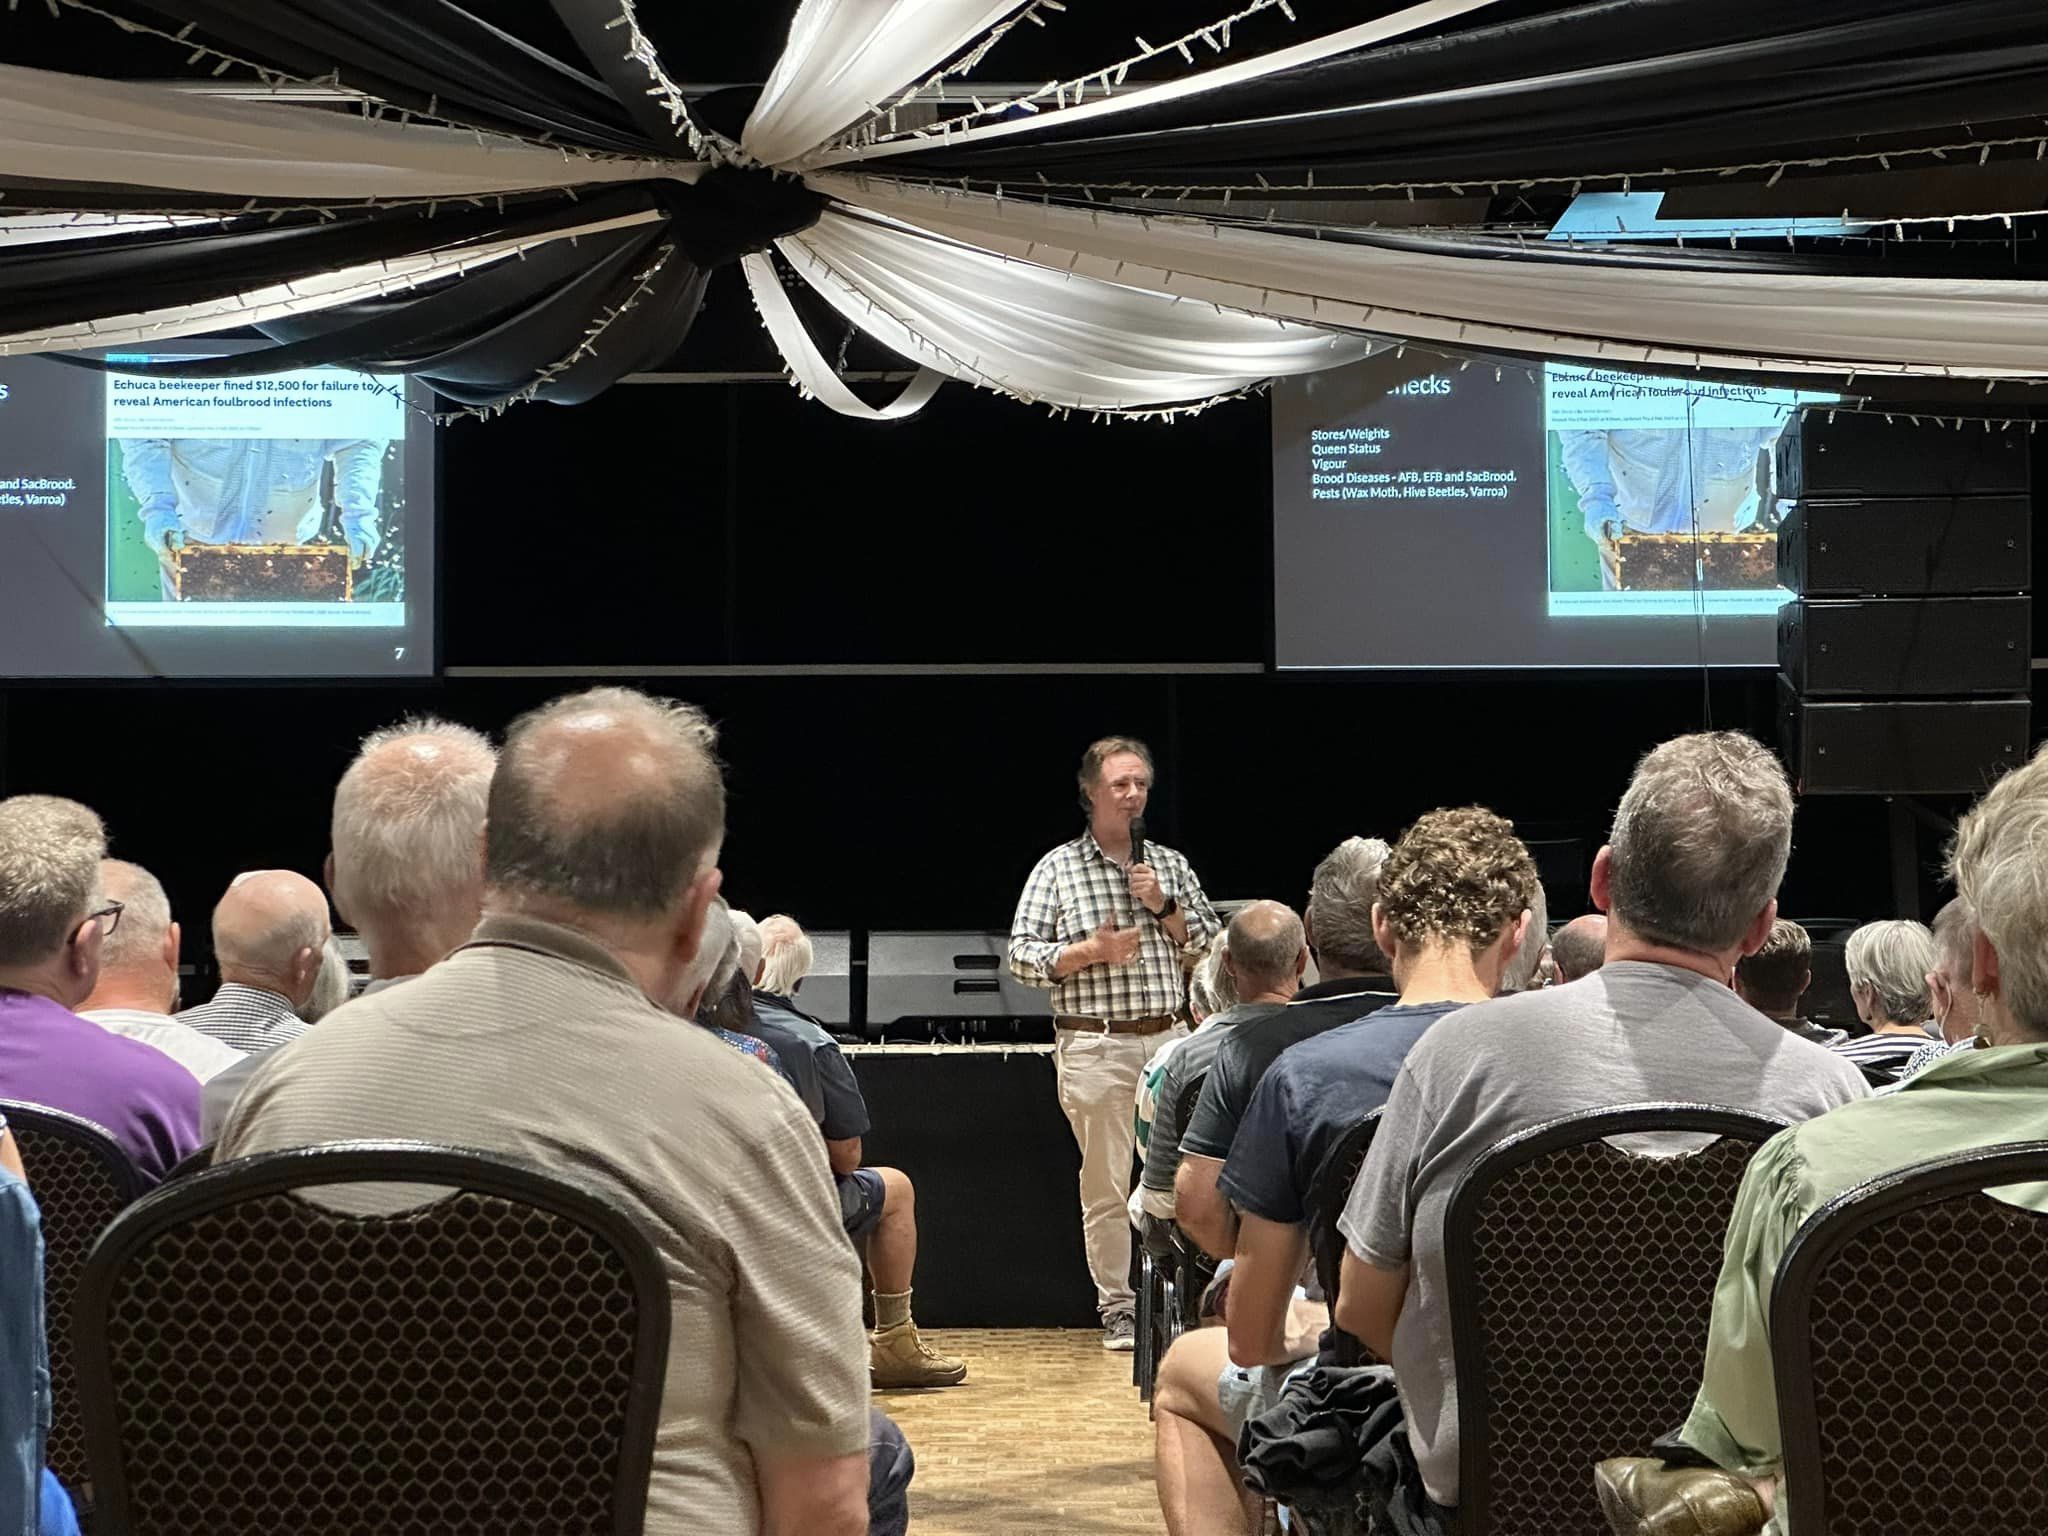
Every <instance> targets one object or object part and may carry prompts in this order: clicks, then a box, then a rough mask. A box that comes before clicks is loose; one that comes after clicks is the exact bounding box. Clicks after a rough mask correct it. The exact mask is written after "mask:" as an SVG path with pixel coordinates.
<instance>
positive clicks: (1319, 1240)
mask: <svg viewBox="0 0 2048 1536" xmlns="http://www.w3.org/2000/svg"><path fill="white" fill-rule="evenodd" d="M1381 1113H1382V1111H1381V1110H1378V1109H1374V1110H1371V1111H1369V1112H1368V1113H1366V1114H1365V1115H1362V1116H1361V1117H1360V1118H1359V1120H1358V1122H1357V1123H1356V1124H1355V1125H1353V1126H1352V1127H1351V1128H1350V1129H1349V1130H1347V1131H1345V1133H1344V1134H1343V1135H1342V1136H1340V1137H1338V1138H1337V1143H1336V1145H1335V1146H1333V1147H1331V1148H1330V1150H1329V1151H1328V1152H1327V1153H1326V1154H1324V1157H1323V1162H1322V1166H1321V1167H1319V1168H1318V1169H1316V1172H1315V1177H1314V1178H1313V1179H1311V1180H1310V1181H1309V1186H1308V1200H1307V1202H1306V1204H1307V1210H1308V1244H1309V1253H1310V1255H1311V1256H1312V1257H1313V1258H1314V1260H1315V1270H1316V1283H1317V1285H1319V1286H1320V1287H1321V1288H1322V1292H1323V1299H1324V1300H1325V1301H1327V1302H1328V1303H1329V1305H1330V1318H1331V1322H1330V1337H1331V1341H1332V1350H1333V1352H1334V1354H1335V1359H1333V1360H1332V1361H1331V1362H1330V1363H1331V1364H1333V1365H1371V1364H1375V1363H1377V1362H1376V1361H1375V1359H1374V1357H1373V1355H1372V1353H1371V1351H1369V1350H1367V1349H1366V1347H1365V1346H1364V1345H1363V1344H1361V1343H1360V1342H1359V1341H1358V1340H1357V1339H1355V1338H1353V1337H1352V1336H1351V1335H1350V1334H1348V1333H1346V1332H1344V1331H1343V1330H1342V1329H1341V1328H1339V1327H1338V1326H1337V1324H1336V1316H1337V1286H1338V1277H1339V1276H1340V1275H1342V1273H1343V1270H1344V1247H1345V1244H1344V1234H1343V1233H1342V1232H1339V1231H1338V1230H1337V1218H1338V1217H1340V1216H1342V1215H1343V1214H1344V1206H1345V1203H1346V1202H1347V1201H1349V1200H1350V1198H1351V1186H1352V1185H1354V1184H1356V1183H1357V1182H1358V1170H1359V1169H1361V1168H1363V1167H1364V1166H1365V1155H1366V1153H1367V1152H1369V1151H1370V1150H1371V1149H1372V1137H1373V1132H1374V1131H1376V1130H1378V1129H1379V1124H1380V1115H1381Z"/></svg>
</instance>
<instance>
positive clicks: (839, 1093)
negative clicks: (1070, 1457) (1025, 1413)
mask: <svg viewBox="0 0 2048 1536" xmlns="http://www.w3.org/2000/svg"><path fill="white" fill-rule="evenodd" d="M769 921H770V922H776V921H780V922H782V923H786V924H788V925H789V927H790V928H794V929H795V930H796V932H795V936H794V939H793V940H790V941H788V942H791V943H800V945H801V947H802V948H803V949H804V950H806V951H807V950H808V949H809V947H810V940H808V939H807V938H805V937H804V935H803V930H802V929H801V928H797V927H796V924H795V921H794V920H793V919H790V918H786V917H785V918H781V919H774V918H771V919H770V920H769ZM762 931H763V932H764V933H765V932H766V925H762ZM738 963H739V964H740V965H741V966H744V965H745V963H746V962H745V959H744V957H743V956H741V957H739V958H738ZM766 964H767V962H766V960H763V961H762V962H761V965H763V966H765V965H766ZM736 974H737V973H736ZM752 1008H753V1014H752V1017H753V1026H754V1029H755V1030H756V1031H757V1032H758V1033H759V1035H760V1038H761V1039H762V1040H763V1041H764V1042H766V1044H767V1045H768V1047H769V1048H770V1049H771V1050H772V1051H774V1052H775V1055H776V1056H777V1058H778V1059H779V1060H780V1061H781V1063H782V1065H783V1066H784V1068H785V1069H787V1070H788V1071H789V1072H790V1074H791V1085H792V1086H793V1087H794V1088H795V1089H796V1091H797V1097H798V1098H800V1099H802V1100H803V1102H804V1108H805V1109H806V1110H808V1111H809V1112H810V1115H811V1118H812V1119H813V1120H815V1121H816V1122H817V1125H818V1134H819V1135H820V1136H821V1137H823V1138H824V1142H825V1160H826V1161H827V1162H828V1163H829V1164H831V1167H832V1180H833V1183H834V1184H835V1185H836V1186H837V1187H838V1190H839V1215H840V1220H841V1221H842V1222H843V1223H844V1225H845V1227H846V1235H847V1236H848V1237H850V1238H852V1239H853V1241H854V1243H855V1245H856V1246H858V1247H861V1248H863V1249H864V1250H865V1251H866V1254H867V1263H868V1276H869V1279H870V1280H871V1281H872V1282H873V1284H874V1291H873V1295H874V1304H875V1331H874V1334H873V1336H872V1337H871V1338H870V1339H869V1341H868V1379H869V1381H870V1382H871V1383H872V1384H873V1385H875V1386H877V1387H891V1388H900V1387H954V1386H958V1385H959V1384H960V1383H961V1382H963V1381H965V1380H966V1379H967V1367H966V1365H965V1364H964V1363H963V1362H961V1361H959V1360H954V1359H952V1358H950V1357H948V1356H946V1355H942V1354H940V1353H939V1352H938V1351H937V1350H935V1349H933V1348H931V1347H930V1346H929V1345H928V1344H926V1343H925V1342H924V1340H923V1338H922V1337H920V1336H919V1334H918V1331H917V1324H916V1322H914V1321H913V1320H912V1317H911V1294H912V1287H911V1280H912V1277H913V1275H914V1274H915V1272H916V1269H917V1190H916V1188H915V1186H913V1185H912V1183H911V1182H910V1175H908V1174H907V1173H905V1172H904V1171H903V1170H902V1169H900V1168H885V1167H864V1166H862V1154H863V1146H862V1139H863V1138H864V1137H865V1136H866V1135H867V1133H868V1130H869V1126H870V1121H869V1119H868V1105H867V1100H866V1099H865V1098H864V1097H863V1096H862V1094H861V1091H860V1083H859V1082H858V1081H857V1080H856V1079H855V1078H854V1075H853V1068H852V1066H851V1065H850V1064H849V1063H848V1062H847V1059H846V1053H845V1052H844V1051H842V1050H840V1049H839V1042H838V1041H836V1040H834V1039H833V1038H832V1036H831V1035H830V1034H829V1033H828V1032H827V1031H826V1029H825V1026H824V1025H822V1024H820V1023H819V1022H818V1021H817V1020H816V1019H814V1018H812V1017H811V1016H810V1015H809V1014H807V1013H804V1012H802V1011H801V1010H800V1009H799V1008H798V1007H797V1006H796V1004H795V1003H794V1002H792V1001H791V1000H790V999H789V998H787V997H785V996H781V995H779V994H776V993H772V992H764V991H759V990H756V991H754V993H753V997H752Z"/></svg>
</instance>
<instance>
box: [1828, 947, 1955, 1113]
mask: <svg viewBox="0 0 2048 1536" xmlns="http://www.w3.org/2000/svg"><path fill="white" fill-rule="evenodd" d="M1934 958H1935V957H1934V934H1933V933H1932V931H1930V930H1929V929H1928V928H1927V926H1926V925H1925V924H1923V923H1911V922H1897V921H1893V922H1883V923H1865V924H1864V925H1863V926H1862V927H1861V928H1858V929H1857V930H1856V931H1855V932H1854V933H1852V934H1850V935H1849V943H1848V945H1847V949H1846V953H1845V954H1844V956H1843V960H1844V964H1845V965H1846V966H1847V968H1848V972H1849V996H1850V997H1851V998H1852V999H1853V1000H1854V1002H1855V1004H1856V1017H1858V1018H1859V1019H1861V1020H1862V1021H1863V1023H1864V1026H1865V1027H1866V1028H1867V1029H1868V1030H1869V1031H1870V1033H1869V1034H1867V1035H1858V1036H1856V1037H1855V1038H1854V1039H1851V1040H1844V1041H1841V1042H1840V1043H1839V1044H1837V1045H1835V1046H1834V1047H1833V1049H1834V1051H1835V1052H1836V1053H1837V1054H1838V1055H1842V1056H1846V1057H1848V1058H1849V1059H1850V1060H1851V1061H1853V1062H1855V1063H1856V1066H1857V1068H1858V1069H1859V1070H1860V1071H1861V1072H1862V1073H1863V1075H1864V1076H1865V1077H1867V1078H1869V1079H1870V1080H1871V1082H1872V1083H1875V1084H1879V1085H1882V1084H1885V1083H1889V1082H1892V1081H1894V1080H1895V1079H1897V1078H1898V1077H1899V1075H1900V1074H1901V1073H1903V1072H1904V1071H1905V1068H1906V1063H1907V1062H1909V1061H1911V1060H1912V1059H1913V1057H1914V1056H1916V1055H1917V1054H1918V1053H1919V1051H1920V1048H1921V1047H1922V1046H1924V1045H1927V1044H1928V1043H1929V1042H1930V1041H1931V1039H1932V1036H1931V1035H1930V1034H1929V1032H1928V1028H1927V1021H1928V1019H1929V1018H1930V1017H1931V1016H1932V1014H1933V1004H1932V1003H1931V1002H1930V1000H1929V998H1928V991H1927V975H1928V972H1930V971H1932V970H1933V969H1934Z"/></svg>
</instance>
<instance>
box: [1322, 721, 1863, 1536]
mask: <svg viewBox="0 0 2048 1536" xmlns="http://www.w3.org/2000/svg"><path fill="white" fill-rule="evenodd" d="M1791 846H1792V794H1791V788H1790V786H1789V785H1788V784H1787V782H1786V779H1785V773H1784V770H1783V769H1782V768H1781V767H1779V765H1778V763H1777V760H1776V759H1775V758H1773V757H1772V756H1771V755H1770V753H1769V752H1768V751H1766V750H1765V749H1764V748H1763V747H1762V746H1761V745H1759V744H1758V743H1757V742H1755V741H1753V740H1751V739H1750V738H1749V737H1747V736H1744V735H1741V734H1739V733H1737V732H1730V731H1723V732H1715V733H1710V734H1705V735H1696V736H1682V737H1679V738H1677V739H1676V740H1673V741H1668V742H1666V743H1664V744H1663V745H1662V746H1659V747H1657V748H1656V749H1655V750H1653V751H1651V752H1650V753H1649V754H1647V755H1646V756H1645V757H1644V758H1643V760H1642V762H1641V763H1640V764H1638V765H1637V768H1636V772H1635V776H1634V778H1633V779H1632V780H1631V781H1630V783H1629V786H1628V789H1627V792H1626V793H1625V794H1624V795H1623V796H1622V800H1621V805H1620V808H1619V809H1618V810H1617V811H1616V813H1615V818H1614V827H1613V831H1612V833H1611V835H1610V838H1609V842H1608V846H1606V847H1604V848H1602V849H1601V850H1600V852H1599V854H1598V856H1597V857H1596V858H1595V859H1594V862H1593V878H1592V895H1593V904H1594V905H1595V906H1596V907H1598V908H1600V910H1602V911H1604V912H1605V913H1606V914H1607V918H1608V925H1607V951H1606V952H1607V960H1606V963H1605V964H1604V965H1602V966H1601V968H1600V969H1599V970H1598V971H1596V972H1594V973H1593V974H1592V975H1591V976H1589V977H1586V978H1585V979H1584V980H1582V981H1580V982H1578V983H1575V984H1574V985H1572V986H1569V987H1556V988H1551V989H1549V990H1547V991H1542V992H1530V993H1524V994H1523V995H1521V996H1519V997H1511V998H1503V999H1500V1000H1499V1001H1497V1002H1491V1003H1484V1004H1481V1005H1480V1006H1478V1007H1476V1008H1470V1009H1465V1010H1462V1011H1460V1012H1458V1013H1455V1014H1453V1015H1452V1016H1451V1017H1449V1018H1447V1019H1443V1020H1441V1021H1439V1022H1438V1023H1437V1024H1435V1025H1434V1026H1432V1027H1431V1029H1430V1030H1429V1032H1428V1033H1427V1034H1426V1035H1424V1036H1423V1038H1422V1040H1421V1042H1420V1043H1419V1044H1417V1045H1416V1046H1415V1048H1414V1049H1413V1050H1412V1051H1411V1052H1410V1053H1409V1055H1408V1058H1407V1060H1406V1062H1405V1063H1404V1064H1403V1065H1402V1068H1401V1072H1400V1076H1399V1078H1398V1079H1397V1080H1396V1082H1395V1084H1394V1087H1393V1092H1392V1093H1391V1095H1390V1096H1389V1098H1388V1101H1387V1109H1386V1114H1385V1117H1384V1118H1383V1119H1382V1121H1381V1123H1380V1128H1379V1131H1378V1133H1377V1134H1376V1135H1375V1137H1374V1139H1373V1143H1372V1149H1371V1152H1370V1153H1369V1155H1368V1156H1367V1159H1366V1163H1365V1167H1364V1169H1363V1171H1362V1172H1361V1174H1360V1176H1359V1179H1358V1183H1357V1185H1356V1187H1355V1188H1354V1189H1353V1191H1352V1195H1351V1200H1350V1202H1349V1204H1348V1205H1347V1207H1346V1209H1345V1212H1344V1216H1343V1219H1342V1221H1341V1223H1340V1228H1341V1230H1342V1231H1343V1233H1344V1235H1345V1237H1346V1238H1347V1239H1348V1241H1349V1245H1350V1251H1349V1252H1348V1253H1347V1254H1346V1255H1345V1259H1344V1266H1343V1279H1342V1288H1341V1291H1340V1295H1339V1300H1338V1306H1337V1321H1338V1323H1339V1324H1340V1325H1341V1326H1342V1327H1343V1328H1345V1329H1347V1330H1348V1331H1349V1332H1351V1333H1352V1334H1354V1335H1356V1336H1357V1337H1358V1338H1359V1339H1360V1340H1361V1341H1362V1342H1363V1343H1364V1344H1365V1346H1366V1347H1367V1348H1368V1349H1370V1350H1372V1351H1373V1352H1374V1353H1375V1354H1376V1355H1378V1356H1379V1357H1380V1358H1381V1359H1383V1360H1386V1361H1388V1362H1389V1363H1390V1364H1392V1366H1393V1367H1394V1373H1395V1376H1396V1378H1397V1379H1398V1380H1399V1382H1400V1386H1401V1404H1402V1407H1403V1410H1404V1414H1405V1418H1406V1424H1405V1434H1406V1437H1407V1444H1408V1447H1409V1448H1410V1450H1412V1453H1413V1456H1414V1460H1415V1462H1416V1464H1417V1467H1418V1470H1419V1474H1420V1476H1419V1486H1417V1480H1414V1479H1404V1480H1401V1481H1400V1482H1398V1483H1397V1485H1396V1490H1395V1492H1396V1494H1397V1496H1400V1497H1402V1499H1403V1502H1402V1504H1401V1506H1400V1508H1401V1512H1400V1514H1399V1515H1398V1516H1392V1515H1391V1514H1390V1512H1389V1511H1388V1510H1384V1509H1383V1510H1380V1511H1377V1512H1376V1518H1394V1519H1397V1520H1405V1521H1407V1522H1408V1526H1409V1528H1411V1529H1413V1530H1415V1531H1422V1532H1427V1531H1431V1530H1443V1529H1447V1528H1449V1524H1450V1522H1451V1521H1452V1519H1453V1518H1454V1517H1453V1514H1452V1511H1453V1510H1454V1508H1455V1506H1456V1505H1457V1502H1458V1404H1457V1389H1456V1376H1455V1363H1454V1359H1453V1353H1452V1331H1451V1318H1450V1314H1449V1310H1448V1308H1447V1307H1446V1304H1445V1278H1444V1245H1443V1219H1444V1212H1445V1208H1446V1206H1447V1205H1448V1203H1449V1200H1450V1196H1451V1192H1452V1191H1453V1189H1455V1188H1456V1186H1457V1183H1458V1180H1459V1178H1460V1177H1461V1176H1462V1175H1463V1174H1464V1172H1465V1171H1466V1169H1468V1168H1469V1167H1470V1166H1471V1165H1472V1163H1473V1161H1474V1159H1475V1158H1477V1157H1478V1156H1479V1155H1480V1154H1481V1153H1482V1152H1484V1151H1485V1149H1487V1148H1488V1147H1491V1146H1493V1145H1494V1144H1495V1143H1497V1142H1499V1141H1500V1140H1501V1139H1502V1138H1504V1137H1507V1136H1511V1135H1514V1134H1515V1133H1517V1132H1520V1131H1524V1130H1528V1129H1529V1128H1531V1127H1532V1126H1535V1125H1538V1124H1540V1123H1542V1122H1543V1121H1546V1120H1550V1119H1553V1118H1555V1117H1557V1116H1559V1115H1565V1114H1571V1113H1574V1112H1579V1111H1590V1110H1597V1109H1603V1108H1609V1107H1613V1106H1616V1105H1621V1104H1634V1103H1645V1102H1673V1101H1676V1102H1686V1103H1706V1104H1725V1105H1731V1106H1735V1107H1737V1108H1742V1109H1747V1110H1751V1111H1754V1112H1756V1113H1760V1114H1764V1115H1770V1116H1775V1117H1777V1118H1779V1119H1782V1120H1787V1121H1797V1120H1804V1119H1807V1118H1809V1117H1810V1116H1813V1115H1816V1114H1820V1113H1822V1112H1824V1111H1826V1110H1828V1109H1831V1108H1833V1107H1834V1106H1836V1105H1839V1104H1844V1103H1847V1102H1849V1101H1850V1100H1852V1099H1856V1098H1859V1097H1861V1096H1862V1095H1863V1094H1864V1093H1865V1092H1866V1089H1865V1087H1864V1083H1863V1079H1862V1077H1861V1075H1860V1074H1859V1073H1858V1072H1857V1071H1856V1069H1855V1068H1854V1067H1853V1066H1852V1065H1851V1064H1850V1063H1848V1062H1846V1061H1844V1060H1842V1059H1841V1058H1840V1057H1839V1056H1836V1055H1835V1054H1833V1053H1832V1052H1830V1051H1828V1050H1825V1049H1823V1048H1821V1047H1819V1046H1816V1045H1813V1044H1811V1043H1810V1042H1808V1041H1805V1040H1801V1039H1799V1038H1798V1037H1797V1036H1796V1035H1794V1034H1792V1033H1791V1032H1790V1031H1788V1030H1786V1029H1784V1028H1782V1027H1781V1026H1779V1025H1776V1024H1773V1023H1771V1022H1770V1021H1769V1020H1767V1019H1765V1018H1763V1017H1762V1016H1761V1015H1760V1014H1758V1013H1757V1012H1756V1011H1755V1010H1753V1009H1751V1008H1749V1007H1748V1006H1746V1005H1745V1004H1744V1003H1743V1002H1742V1001H1741V1000H1740V999H1739V998H1737V997H1736V996H1735V994H1734V993H1733V992H1732V991H1730V990H1729V988H1728V986H1727V981H1728V978H1729V977H1730V976H1731V975H1732V974H1733V972H1734V968H1735V963H1736V961H1737V960H1738V959H1740V958H1741V957H1742V956H1744V955H1747V954H1753V953H1755V952H1756V951H1757V950H1758V949H1759V948H1761V947H1762V945H1763V943H1764V940H1765V939H1766V937H1768V935H1769V934H1770V931H1771V924H1772V922H1773V921H1774V920H1775V919H1776V917H1777V901H1776V892H1777V889H1778V885H1779V882H1780V881H1781V880H1782V879H1783V877H1784V873H1785V864H1786V860H1787V857H1788V856H1789V854H1790V851H1791ZM1390 1428H1392V1429H1393V1431H1394V1432H1396V1433H1398V1432H1401V1431H1402V1427H1401V1426H1398V1425H1395V1426H1390ZM1396 1454H1397V1455H1398V1454H1399V1452H1398V1450H1397V1451H1396Z"/></svg>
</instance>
